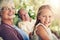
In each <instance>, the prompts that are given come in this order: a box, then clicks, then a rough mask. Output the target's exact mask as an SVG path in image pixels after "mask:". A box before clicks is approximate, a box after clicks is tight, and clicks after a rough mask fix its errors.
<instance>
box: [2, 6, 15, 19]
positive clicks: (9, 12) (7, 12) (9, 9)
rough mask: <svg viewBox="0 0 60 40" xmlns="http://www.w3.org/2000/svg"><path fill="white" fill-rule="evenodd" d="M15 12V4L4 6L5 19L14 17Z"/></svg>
mask: <svg viewBox="0 0 60 40" xmlns="http://www.w3.org/2000/svg"><path fill="white" fill-rule="evenodd" d="M14 14H15V10H14V6H12V5H10V6H9V7H4V8H3V10H2V18H3V19H9V20H10V19H13V18H14V16H15V15H14Z"/></svg>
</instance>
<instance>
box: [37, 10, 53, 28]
mask: <svg viewBox="0 0 60 40" xmlns="http://www.w3.org/2000/svg"><path fill="white" fill-rule="evenodd" d="M52 16H53V15H52V11H51V10H49V9H42V10H41V14H40V15H39V16H38V19H39V20H40V21H41V23H42V24H44V25H45V26H47V27H48V26H49V25H50V24H51V22H52V18H53V17H52Z"/></svg>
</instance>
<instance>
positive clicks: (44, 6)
mask: <svg viewBox="0 0 60 40" xmlns="http://www.w3.org/2000/svg"><path fill="white" fill-rule="evenodd" d="M42 9H49V10H51V12H52V9H51V7H50V6H49V5H42V6H41V7H40V8H39V9H38V13H37V19H36V23H35V25H34V29H33V34H34V30H35V28H36V25H37V24H38V23H41V21H40V20H39V19H38V16H40V14H41V13H42V12H43V11H44V10H42Z"/></svg>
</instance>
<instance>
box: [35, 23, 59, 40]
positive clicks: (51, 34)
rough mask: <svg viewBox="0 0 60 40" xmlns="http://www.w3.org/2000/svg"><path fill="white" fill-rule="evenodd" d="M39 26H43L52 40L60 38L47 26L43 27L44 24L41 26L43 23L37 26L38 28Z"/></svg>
mask: <svg viewBox="0 0 60 40" xmlns="http://www.w3.org/2000/svg"><path fill="white" fill-rule="evenodd" d="M39 25H42V27H43V28H44V29H45V31H46V32H47V34H48V36H49V38H50V40H58V38H57V37H56V36H55V35H54V34H53V33H52V32H51V30H50V29H49V28H47V27H46V26H45V25H43V24H41V23H39V24H37V26H36V27H38V26H39ZM36 35H37V34H36ZM39 38H40V37H39ZM40 40H41V38H40Z"/></svg>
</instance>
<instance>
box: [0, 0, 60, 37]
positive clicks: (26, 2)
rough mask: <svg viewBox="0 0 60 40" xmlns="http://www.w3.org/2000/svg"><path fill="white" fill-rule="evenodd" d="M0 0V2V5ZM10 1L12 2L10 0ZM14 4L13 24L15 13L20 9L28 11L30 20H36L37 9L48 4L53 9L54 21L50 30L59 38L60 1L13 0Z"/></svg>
mask: <svg viewBox="0 0 60 40" xmlns="http://www.w3.org/2000/svg"><path fill="white" fill-rule="evenodd" d="M1 1H2V0H0V3H1ZM11 1H12V0H11ZM14 4H15V9H16V14H15V15H16V19H15V21H14V22H15V23H16V21H17V19H18V18H17V17H18V14H17V11H18V10H19V9H20V8H25V9H26V10H27V11H28V14H29V16H30V17H31V18H32V19H34V20H35V19H36V14H37V11H38V8H39V7H40V6H41V5H44V4H49V5H51V6H52V7H53V9H54V12H55V16H54V17H55V19H54V21H53V22H52V24H51V27H50V28H51V30H53V31H55V32H56V33H57V34H58V35H59V36H60V5H59V4H60V0H14Z"/></svg>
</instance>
